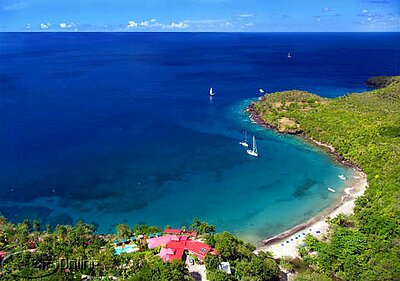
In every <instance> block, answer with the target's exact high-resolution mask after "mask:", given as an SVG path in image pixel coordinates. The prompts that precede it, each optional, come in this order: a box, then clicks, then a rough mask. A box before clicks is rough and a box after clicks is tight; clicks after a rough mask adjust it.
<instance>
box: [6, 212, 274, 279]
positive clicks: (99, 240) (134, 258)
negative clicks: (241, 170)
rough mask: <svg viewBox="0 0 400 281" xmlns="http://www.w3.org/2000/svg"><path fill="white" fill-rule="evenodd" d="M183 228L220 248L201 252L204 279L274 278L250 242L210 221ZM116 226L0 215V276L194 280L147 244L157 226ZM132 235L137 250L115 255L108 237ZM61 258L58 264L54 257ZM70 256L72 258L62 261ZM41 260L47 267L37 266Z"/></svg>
mask: <svg viewBox="0 0 400 281" xmlns="http://www.w3.org/2000/svg"><path fill="white" fill-rule="evenodd" d="M188 228H189V229H190V230H196V231H197V232H198V233H200V234H201V236H200V238H201V239H203V240H206V242H208V243H209V244H210V245H211V246H213V247H216V249H217V250H218V251H220V253H221V256H214V255H207V257H206V260H205V265H206V268H207V276H208V277H209V279H210V280H246V279H247V280H276V278H277V276H278V273H279V271H278V266H277V264H276V262H275V260H274V259H272V258H271V257H270V256H269V255H267V254H260V255H255V254H254V253H253V251H254V246H253V245H251V244H248V243H245V242H243V241H241V240H239V239H238V238H236V237H235V236H233V235H232V234H230V233H227V232H224V233H222V234H215V235H214V234H213V232H214V231H215V227H214V226H213V225H210V224H208V223H207V222H201V221H199V220H198V219H194V220H193V224H192V225H190V226H189V227H188ZM116 230H117V233H116V234H113V235H99V234H96V229H95V228H94V227H93V226H92V225H88V224H85V223H83V222H78V223H77V224H76V225H75V226H66V225H59V226H57V227H56V228H55V229H54V230H53V229H51V228H50V227H49V226H46V227H45V229H44V230H41V227H40V224H39V222H38V221H33V222H31V221H28V220H26V221H24V222H22V223H19V224H13V223H11V222H8V221H7V220H6V219H5V218H0V261H1V260H2V258H4V257H2V256H1V254H2V252H3V253H7V254H6V256H8V257H7V258H6V259H5V262H4V267H3V268H1V267H0V279H1V280H19V279H22V278H23V277H33V276H37V277H38V276H43V275H44V274H49V276H44V277H42V278H41V279H40V280H72V279H81V278H82V276H84V275H86V276H92V277H93V278H95V280H100V279H101V278H107V279H106V280H111V278H112V277H116V278H118V279H119V280H143V281H145V280H146V281H147V280H157V281H158V280H165V281H167V280H168V281H170V280H176V281H184V280H194V278H193V277H192V276H191V275H190V274H189V271H188V269H187V267H186V265H185V263H184V262H183V261H181V260H174V261H171V262H163V261H162V260H161V258H160V257H159V256H158V253H159V251H160V249H159V248H156V249H151V250H150V249H148V248H147V244H146V242H145V238H147V237H149V235H151V234H152V233H156V232H160V231H161V229H160V228H159V227H155V226H147V225H137V226H135V227H134V228H133V229H131V228H130V227H129V226H128V225H125V224H120V225H117V227H116ZM132 235H135V236H136V237H139V236H140V235H143V236H144V239H140V240H137V241H136V242H135V243H136V245H137V246H138V247H139V248H140V251H139V252H135V253H122V254H120V255H115V252H114V247H115V244H114V240H115V239H120V240H125V239H129V237H131V236H132ZM132 243H133V242H130V243H129V245H131V244H132ZM61 258H62V259H63V261H64V264H63V263H62V262H60V259H61ZM66 260H68V262H66ZM49 261H50V263H49ZM57 261H58V265H59V266H60V267H59V268H58V269H56V265H55V264H57V263H55V262H57ZM72 261H77V263H74V264H73V265H72V266H71V264H70V266H66V265H67V264H69V263H70V262H72ZM79 261H95V266H91V263H89V264H88V266H86V267H84V266H82V263H79ZM221 261H228V262H230V263H231V264H232V274H226V273H225V272H223V271H222V270H220V269H219V268H218V265H219V264H220V263H221ZM197 262H198V263H200V261H197ZM45 263H47V267H46V268H48V269H46V268H42V266H43V265H44V264H45ZM76 264H78V268H76V267H75V265H76ZM79 266H80V267H79ZM93 278H92V279H93Z"/></svg>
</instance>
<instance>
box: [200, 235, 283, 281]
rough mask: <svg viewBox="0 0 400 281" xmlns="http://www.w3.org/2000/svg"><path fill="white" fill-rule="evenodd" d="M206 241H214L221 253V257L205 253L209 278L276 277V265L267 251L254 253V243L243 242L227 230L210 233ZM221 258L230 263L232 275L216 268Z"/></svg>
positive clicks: (249, 278)
mask: <svg viewBox="0 0 400 281" xmlns="http://www.w3.org/2000/svg"><path fill="white" fill-rule="evenodd" d="M207 241H211V242H212V243H214V245H215V248H216V250H217V251H218V252H219V253H220V254H221V257H219V256H218V257H216V256H213V255H207V256H206V258H205V261H204V262H205V265H206V269H207V278H208V279H209V280H277V279H278V274H279V269H278V265H277V263H276V262H275V260H274V259H273V258H272V256H271V255H270V254H269V253H264V252H261V253H259V254H258V255H256V254H254V253H253V252H254V250H255V246H254V245H252V244H250V243H245V242H244V241H242V240H240V239H238V238H237V237H235V236H234V235H232V234H230V233H229V232H223V233H218V234H215V235H211V236H209V237H208V238H207ZM222 260H224V261H228V262H229V263H230V266H231V271H232V275H228V274H225V273H224V272H222V271H221V270H217V268H218V265H219V264H220V263H221V261H222ZM218 278H219V279H218Z"/></svg>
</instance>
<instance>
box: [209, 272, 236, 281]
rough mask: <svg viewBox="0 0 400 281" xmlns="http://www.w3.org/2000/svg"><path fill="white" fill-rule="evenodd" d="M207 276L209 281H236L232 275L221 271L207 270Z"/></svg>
mask: <svg viewBox="0 0 400 281" xmlns="http://www.w3.org/2000/svg"><path fill="white" fill-rule="evenodd" d="M206 276H207V280H208V281H236V279H235V278H234V277H233V276H232V275H230V274H226V273H225V272H223V271H221V270H207V273H206Z"/></svg>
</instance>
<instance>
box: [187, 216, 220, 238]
mask: <svg viewBox="0 0 400 281" xmlns="http://www.w3.org/2000/svg"><path fill="white" fill-rule="evenodd" d="M189 229H190V230H196V231H197V232H198V233H199V234H206V233H214V232H215V226H213V225H212V224H208V223H207V222H205V221H200V220H199V219H198V218H194V219H193V224H192V225H191V226H190V227H189Z"/></svg>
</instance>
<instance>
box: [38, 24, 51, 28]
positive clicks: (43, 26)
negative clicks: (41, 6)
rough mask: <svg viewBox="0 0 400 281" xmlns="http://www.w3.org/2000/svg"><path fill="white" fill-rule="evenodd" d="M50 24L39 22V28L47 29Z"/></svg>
mask: <svg viewBox="0 0 400 281" xmlns="http://www.w3.org/2000/svg"><path fill="white" fill-rule="evenodd" d="M50 26H51V24H50V23H41V24H40V29H49V27H50Z"/></svg>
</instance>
